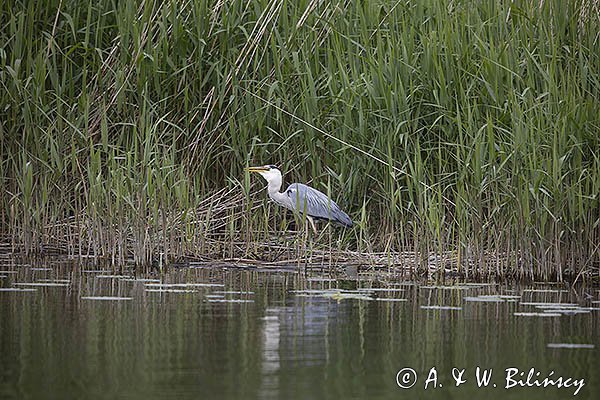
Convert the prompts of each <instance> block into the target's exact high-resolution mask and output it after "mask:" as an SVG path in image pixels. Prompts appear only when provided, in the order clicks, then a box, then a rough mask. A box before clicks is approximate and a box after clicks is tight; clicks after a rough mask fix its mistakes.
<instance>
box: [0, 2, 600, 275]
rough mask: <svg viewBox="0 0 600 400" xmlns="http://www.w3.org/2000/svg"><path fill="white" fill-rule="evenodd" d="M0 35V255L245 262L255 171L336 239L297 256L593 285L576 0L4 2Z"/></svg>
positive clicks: (594, 56)
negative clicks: (267, 174) (351, 257)
mask: <svg viewBox="0 0 600 400" xmlns="http://www.w3.org/2000/svg"><path fill="white" fill-rule="evenodd" d="M0 26H1V27H2V28H1V29H0V87H1V90H0V149H1V154H2V159H1V161H2V162H1V163H0V179H2V191H1V192H0V196H1V197H0V202H1V203H2V208H1V210H0V213H1V218H2V221H3V222H2V234H3V236H4V238H6V241H9V242H10V243H11V248H12V249H13V250H14V251H19V252H24V253H25V254H27V255H33V254H40V253H43V252H45V251H48V249H57V250H59V251H64V252H67V253H69V254H72V255H79V256H93V257H96V258H102V259H106V260H109V261H110V262H112V263H113V264H115V265H118V264H122V263H124V262H126V260H133V261H134V262H135V263H136V264H140V265H147V264H150V263H153V262H154V263H156V262H158V263H159V264H161V265H163V263H168V262H171V261H172V260H174V259H178V258H181V257H186V256H190V257H196V258H202V257H215V258H218V257H221V258H228V257H250V256H251V257H259V258H260V257H261V253H262V254H263V255H264V253H265V251H266V248H268V247H269V246H264V243H268V242H269V240H272V235H273V232H281V231H284V230H286V229H287V228H288V227H289V223H290V222H292V221H291V220H293V218H291V217H290V216H289V215H288V216H286V215H284V214H283V212H281V211H280V210H276V209H274V208H273V207H272V206H271V205H267V204H265V202H264V194H263V193H262V192H259V191H260V190H261V189H262V182H257V180H256V179H251V178H250V177H249V176H248V175H247V174H245V173H244V172H243V168H244V167H246V166H248V165H252V164H265V163H276V164H279V165H280V166H281V168H282V169H283V170H284V172H285V177H286V180H287V181H288V182H291V181H302V182H307V181H309V180H310V182H311V184H312V185H314V186H315V187H316V188H318V189H320V190H322V191H324V192H326V193H330V194H331V195H332V197H333V198H334V199H335V200H336V201H337V202H338V203H339V204H340V205H341V206H342V207H343V208H344V209H346V210H348V211H349V213H350V215H351V217H352V218H353V219H354V220H355V221H356V222H357V226H356V227H355V228H353V229H352V230H349V231H342V232H334V233H327V234H323V235H322V236H320V237H319V238H317V239H316V240H315V241H314V242H313V246H312V249H313V250H315V249H316V251H317V252H319V251H325V250H324V249H329V250H328V251H329V253H331V252H332V250H331V249H332V248H335V249H336V250H335V251H338V250H339V251H342V252H343V251H348V252H349V253H348V254H351V252H360V253H361V254H369V253H373V254H375V253H377V254H384V255H386V256H387V258H388V260H390V261H389V262H390V263H393V262H395V261H393V260H395V259H397V257H398V254H400V253H401V252H405V254H412V257H413V258H414V262H415V263H416V265H417V266H419V267H420V268H421V269H426V267H429V269H430V270H431V269H432V264H433V270H443V269H444V268H446V267H448V265H446V266H443V265H441V262H437V261H439V260H441V259H448V260H451V262H450V264H449V265H450V266H451V267H452V268H453V269H455V270H456V271H458V272H460V273H464V274H467V275H478V276H489V275H518V276H524V277H534V276H535V277H539V278H541V279H559V280H560V279H563V277H565V274H568V275H571V276H576V275H577V274H579V273H582V272H584V271H585V272H587V273H591V274H592V275H594V276H596V277H598V271H599V264H600V257H599V248H598V246H599V245H598V243H600V227H599V225H600V222H599V219H600V218H599V209H600V207H599V199H598V194H599V193H600V155H599V154H600V152H599V149H600V146H599V141H600V135H599V133H600V129H599V123H600V113H599V111H600V101H599V100H600V82H599V79H600V78H599V77H600V71H599V69H600V31H599V30H598V26H600V18H599V4H598V2H597V1H595V0H579V1H558V0H556V1H532V0H516V1H511V2H507V1H481V2H480V1H474V2H457V1H450V0H443V1H438V0H435V1H434V0H424V1H409V0H400V1H368V2H366V1H365V2H362V1H350V2H342V1H331V2H319V1H314V0H301V1H294V2H290V1H283V0H249V1H205V0H187V1H186V0H183V1H176V0H173V1H165V2H151V1H145V2H142V1H121V2H111V1H97V2H90V3H88V4H85V5H83V3H81V2H76V1H72V0H41V1H25V0H23V1H18V0H8V1H4V2H2V3H1V5H0ZM296 240H299V239H296ZM294 243H296V244H297V242H294ZM304 248H305V247H304V246H303V245H300V244H299V245H297V246H296V245H294V244H292V246H291V249H292V250H290V251H292V252H293V251H294V250H293V249H297V250H296V252H301V251H302V250H303V249H304ZM313 250H311V251H313ZM448 254H449V255H450V256H442V255H448ZM290 256H291V255H290ZM296 256H299V255H298V254H296ZM490 259H493V260H494V261H493V262H490ZM432 260H434V262H432ZM436 260H437V261H436ZM442 267H443V268H442ZM436 268H437V269H436Z"/></svg>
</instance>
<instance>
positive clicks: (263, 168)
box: [246, 167, 269, 172]
mask: <svg viewBox="0 0 600 400" xmlns="http://www.w3.org/2000/svg"><path fill="white" fill-rule="evenodd" d="M268 170H269V168H267V167H248V168H246V171H248V172H267V171H268Z"/></svg>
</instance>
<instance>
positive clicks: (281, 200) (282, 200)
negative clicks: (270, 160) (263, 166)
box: [261, 170, 289, 207]
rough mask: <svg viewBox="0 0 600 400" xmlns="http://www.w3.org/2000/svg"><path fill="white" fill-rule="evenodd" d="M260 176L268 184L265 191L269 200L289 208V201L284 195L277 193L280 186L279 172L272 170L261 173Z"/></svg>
mask: <svg viewBox="0 0 600 400" xmlns="http://www.w3.org/2000/svg"><path fill="white" fill-rule="evenodd" d="M261 175H262V176H263V178H265V179H266V181H267V182H268V186H267V191H268V193H269V197H270V198H271V200H273V201H274V202H276V203H278V204H281V205H283V206H286V207H289V205H288V200H289V199H288V198H287V196H286V195H285V194H283V193H281V192H279V190H281V184H282V178H281V172H279V171H277V170H274V171H269V172H266V173H262V174H261Z"/></svg>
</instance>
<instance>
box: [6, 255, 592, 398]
mask: <svg viewBox="0 0 600 400" xmlns="http://www.w3.org/2000/svg"><path fill="white" fill-rule="evenodd" d="M46 267H48V268H50V269H48V270H44V269H43V268H46ZM38 268H42V269H38ZM86 268H87V271H86ZM90 269H92V267H87V266H84V265H76V266H74V265H65V264H60V263H56V264H47V265H45V264H44V265H30V266H27V265H21V266H18V265H15V264H8V265H4V266H0V288H1V289H2V290H0V398H2V399H84V398H85V399H200V398H202V399H252V398H265V399H268V398H285V399H324V398H325V399H329V398H330V399H398V398H424V399H428V398H440V399H441V398H457V399H458V398H465V397H467V396H477V398H481V397H484V396H485V397H490V398H502V399H542V398H543V399H548V398H573V393H574V391H575V390H576V387H571V388H560V389H559V388H555V387H547V388H539V387H525V388H522V387H518V386H515V387H511V388H508V389H507V388H505V386H506V384H507V383H506V374H507V373H506V369H507V368H518V371H519V373H517V375H515V376H514V379H515V380H516V379H522V380H523V381H526V378H527V376H526V375H527V373H528V372H529V371H530V369H531V368H534V369H535V370H534V372H533V374H534V376H533V377H532V378H533V379H531V381H534V380H535V378H536V377H537V379H538V380H539V381H541V380H543V379H544V378H546V377H547V376H548V375H549V374H550V372H551V371H554V373H553V375H552V376H551V377H552V378H557V377H559V376H562V377H563V379H566V378H569V377H570V378H573V379H578V380H580V379H584V382H585V384H584V386H583V388H582V389H581V390H580V391H579V393H578V394H577V396H575V398H581V399H598V398H600V357H599V356H600V354H599V349H600V331H599V327H600V326H599V323H598V321H599V318H600V310H598V308H600V304H599V303H598V300H599V299H600V296H599V295H600V293H599V292H598V290H597V288H576V289H574V290H573V289H565V288H564V287H560V288H559V287H556V286H551V287H548V286H541V285H534V286H522V287H518V286H505V285H495V284H494V285H464V284H462V285H461V284H459V285H458V287H457V286H456V285H455V286H454V287H453V288H444V287H437V286H432V285H429V286H428V285H426V284H424V283H420V284H415V283H411V282H403V281H390V280H387V281H386V282H381V281H376V280H373V279H372V277H367V276H365V277H360V276H359V279H358V280H357V279H356V278H355V279H349V278H346V279H343V278H344V277H343V276H342V277H341V278H342V279H338V280H332V279H330V278H329V277H326V279H324V277H323V276H322V275H321V276H319V275H308V276H304V275H301V274H296V273H293V272H277V271H273V272H271V271H269V272H265V271H260V272H258V271H240V270H235V269H228V270H224V269H222V268H196V269H181V270H176V271H173V272H170V273H169V274H166V275H162V276H161V275H155V276H151V275H144V276H136V277H129V278H128V277H122V276H121V277H119V276H111V275H112V272H100V271H90ZM107 275H108V276H107ZM141 279H150V280H148V281H143V280H141ZM151 280H153V281H151ZM32 283H33V285H31V284H32ZM159 283H160V284H159ZM45 284H51V286H43V285H45ZM183 284H192V285H189V286H185V285H183ZM199 284H201V285H199ZM367 288H376V289H378V290H370V291H369V290H366V289H367ZM16 289H29V290H28V291H23V290H16ZM323 289H335V290H328V291H325V292H319V290H323ZM357 289H361V290H360V291H358V290H357ZM363 289H364V290H363ZM382 289H384V290H382ZM499 295H501V296H502V297H497V296H499ZM99 296H112V297H119V298H120V299H119V300H114V299H113V300H110V299H106V298H97V297H99ZM486 296H488V297H486ZM489 296H491V297H489ZM382 299H384V300H382ZM394 300H403V301H394ZM544 303H546V304H544ZM547 303H562V304H561V305H553V304H547ZM569 304H570V305H569ZM423 307H425V308H423ZM427 307H432V308H427ZM439 307H442V308H439ZM443 307H452V308H450V309H444V308H443ZM515 313H516V314H515ZM523 313H524V314H523ZM544 313H545V314H550V315H554V316H543V314H544ZM573 344H576V345H586V346H584V347H583V348H568V347H565V346H566V345H573ZM434 367H435V371H434V372H432V370H431V369H432V368H434ZM477 367H480V368H482V369H486V370H489V369H491V370H492V372H491V374H492V377H491V380H490V381H489V384H488V385H487V387H481V388H480V387H478V384H477V381H476V377H475V375H476V368H477ZM405 368H412V369H413V370H414V372H415V373H416V375H417V381H416V384H415V385H414V386H413V387H412V388H410V389H401V388H400V387H399V386H398V384H397V377H398V379H399V380H400V383H402V384H403V385H407V386H408V385H410V383H403V381H402V379H403V378H405V379H407V382H408V380H410V379H411V378H412V377H411V376H408V375H406V376H405V374H400V375H398V372H399V371H400V370H403V369H405ZM453 368H458V369H461V370H462V369H464V370H465V372H464V373H463V375H462V379H463V380H466V382H464V383H463V384H461V385H460V386H459V387H456V385H455V379H453V375H452V370H453ZM404 372H407V373H408V374H410V373H411V372H410V371H409V370H404ZM520 372H524V376H519V374H520ZM436 373H437V376H436ZM537 373H539V375H535V374H537ZM457 374H458V372H457V371H455V376H457ZM428 377H429V378H430V381H429V383H428V388H427V389H425V383H426V381H427V378H428ZM436 377H437V380H436V379H434V378H436ZM494 383H495V384H496V387H493V384H494Z"/></svg>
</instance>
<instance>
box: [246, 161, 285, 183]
mask: <svg viewBox="0 0 600 400" xmlns="http://www.w3.org/2000/svg"><path fill="white" fill-rule="evenodd" d="M247 170H248V171H249V172H257V173H259V174H260V175H261V176H262V177H263V178H265V179H266V181H267V182H277V181H279V182H281V171H280V170H279V169H278V168H277V167H276V166H274V165H263V166H262V167H249V168H247Z"/></svg>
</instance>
